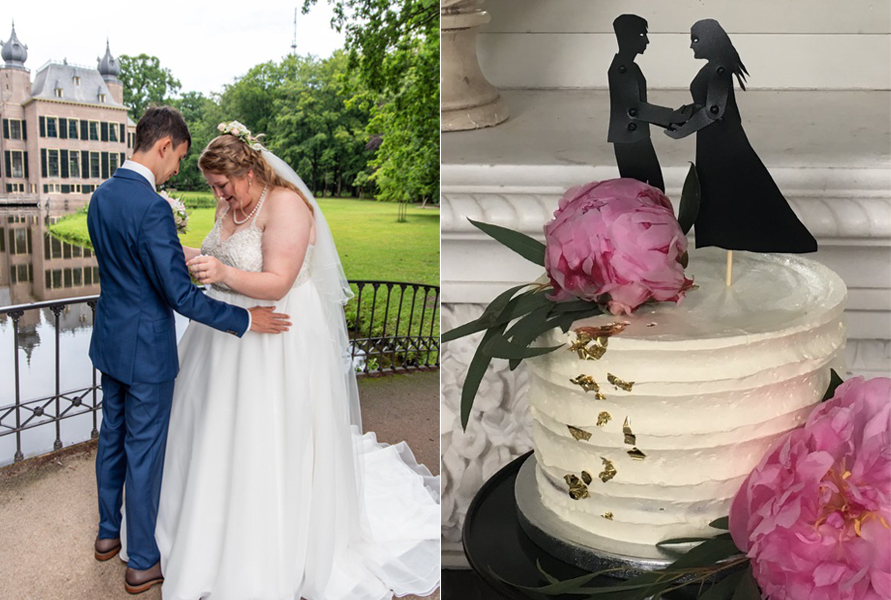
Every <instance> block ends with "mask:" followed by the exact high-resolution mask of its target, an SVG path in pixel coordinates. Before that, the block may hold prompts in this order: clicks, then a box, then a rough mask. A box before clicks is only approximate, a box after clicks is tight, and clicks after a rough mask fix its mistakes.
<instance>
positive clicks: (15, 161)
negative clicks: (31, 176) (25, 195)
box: [9, 150, 25, 191]
mask: <svg viewBox="0 0 891 600" xmlns="http://www.w3.org/2000/svg"><path fill="white" fill-rule="evenodd" d="M9 158H10V163H11V165H10V166H11V167H12V168H11V169H9V171H10V173H11V174H12V177H16V178H19V179H21V178H23V177H24V176H25V155H24V153H23V152H21V151H18V150H10V151H9ZM22 191H25V190H22Z"/></svg>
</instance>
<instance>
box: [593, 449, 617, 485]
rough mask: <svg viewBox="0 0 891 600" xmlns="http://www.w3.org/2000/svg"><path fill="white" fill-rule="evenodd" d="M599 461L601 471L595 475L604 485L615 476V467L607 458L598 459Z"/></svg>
mask: <svg viewBox="0 0 891 600" xmlns="http://www.w3.org/2000/svg"><path fill="white" fill-rule="evenodd" d="M600 460H602V461H603V470H602V471H601V472H600V473H599V474H598V475H597V476H598V477H600V481H602V482H603V483H606V482H607V481H609V480H610V479H612V478H613V477H615V476H616V473H617V472H618V471H616V467H614V466H613V462H612V461H611V460H609V459H608V458H603V457H602V456H601V457H600Z"/></svg>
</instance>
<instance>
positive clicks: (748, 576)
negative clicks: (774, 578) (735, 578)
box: [732, 565, 761, 600]
mask: <svg viewBox="0 0 891 600" xmlns="http://www.w3.org/2000/svg"><path fill="white" fill-rule="evenodd" d="M732 600H761V590H760V589H759V588H758V583H757V582H756V581H755V578H754V577H753V576H752V565H749V568H748V569H746V570H745V571H744V572H743V575H742V578H741V579H740V581H739V585H737V586H736V591H735V592H734V594H733V599H732Z"/></svg>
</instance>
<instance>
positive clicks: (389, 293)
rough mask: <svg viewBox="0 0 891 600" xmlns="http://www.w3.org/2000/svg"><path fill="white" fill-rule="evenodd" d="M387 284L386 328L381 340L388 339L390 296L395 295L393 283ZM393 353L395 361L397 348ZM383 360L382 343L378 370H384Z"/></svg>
mask: <svg viewBox="0 0 891 600" xmlns="http://www.w3.org/2000/svg"><path fill="white" fill-rule="evenodd" d="M385 285H386V286H387V304H386V305H385V306H384V329H383V331H381V340H382V341H383V340H384V339H386V337H387V323H388V321H387V319H389V318H390V298H391V297H392V296H393V284H392V283H389V282H388V283H386V284H385ZM391 354H392V356H391V359H392V360H394V361H395V360H396V350H395V349H394V350H393V352H392V353H391ZM383 362H384V348H383V345H382V346H381V362H380V364H378V366H377V370H378V371H383V370H384V364H383Z"/></svg>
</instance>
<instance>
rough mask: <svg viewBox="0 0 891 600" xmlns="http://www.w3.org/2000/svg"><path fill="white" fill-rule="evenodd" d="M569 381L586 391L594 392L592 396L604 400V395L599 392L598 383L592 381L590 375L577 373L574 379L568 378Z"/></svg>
mask: <svg viewBox="0 0 891 600" xmlns="http://www.w3.org/2000/svg"><path fill="white" fill-rule="evenodd" d="M569 382H570V383H574V384H576V385H577V386H579V387H581V388H582V389H583V390H585V391H586V392H594V397H595V398H597V399H598V400H606V396H604V395H603V394H601V393H600V384H598V383H597V382H596V381H594V378H593V377H591V376H590V375H585V374H582V375H579V376H578V377H576V378H575V379H570V380H569Z"/></svg>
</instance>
